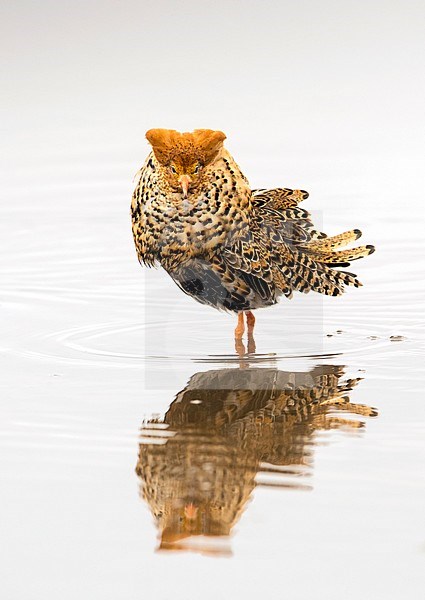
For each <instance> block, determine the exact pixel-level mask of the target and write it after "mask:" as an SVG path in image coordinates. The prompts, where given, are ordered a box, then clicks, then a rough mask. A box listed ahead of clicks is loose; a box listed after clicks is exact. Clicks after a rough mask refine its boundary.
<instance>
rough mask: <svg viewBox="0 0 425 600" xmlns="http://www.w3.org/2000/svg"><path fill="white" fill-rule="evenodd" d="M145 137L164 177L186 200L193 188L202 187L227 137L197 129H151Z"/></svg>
mask: <svg viewBox="0 0 425 600" xmlns="http://www.w3.org/2000/svg"><path fill="white" fill-rule="evenodd" d="M146 138H147V140H148V142H149V143H150V144H151V146H152V150H153V152H154V154H155V157H156V159H157V161H158V163H159V165H160V169H161V171H162V176H163V178H164V179H165V180H166V181H167V183H168V184H169V185H170V187H171V188H172V189H173V190H175V191H180V192H181V193H182V194H183V196H184V197H185V198H186V197H187V196H188V194H189V192H190V191H191V190H192V189H197V188H199V187H202V183H203V181H204V179H205V172H206V169H207V167H208V166H210V165H212V164H213V163H214V162H215V160H217V159H218V158H219V157H220V151H221V149H222V147H223V141H224V140H225V139H226V136H225V135H224V133H223V132H222V131H213V130H211V129H195V131H193V132H192V133H187V132H186V133H180V132H179V131H174V130H173V129H149V131H148V132H147V133H146Z"/></svg>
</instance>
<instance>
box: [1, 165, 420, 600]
mask: <svg viewBox="0 0 425 600" xmlns="http://www.w3.org/2000/svg"><path fill="white" fill-rule="evenodd" d="M43 160H44V159H43ZM43 160H42V158H40V159H39V161H40V162H39V164H37V158H35V164H34V165H32V166H27V167H26V168H25V170H22V171H19V172H16V173H9V179H7V182H6V184H7V188H6V189H7V190H8V203H7V207H6V208H5V210H4V212H3V214H4V217H5V218H4V219H3V223H2V236H1V239H0V257H1V258H0V260H1V279H2V295H1V311H2V335H1V340H0V351H1V360H2V373H1V380H2V383H1V390H2V396H1V404H0V406H1V413H2V416H1V420H0V434H1V455H2V463H3V466H2V475H1V477H2V499H1V505H2V509H1V512H2V536H1V537H2V552H1V565H2V571H3V573H2V577H1V581H2V584H1V585H2V588H3V591H4V594H2V597H4V598H6V599H7V600H15V599H16V600H27V599H28V600H30V599H31V600H32V599H34V600H35V599H37V600H38V599H39V598H43V599H47V598H63V599H65V598H75V597H78V598H84V599H85V598H87V599H90V600H91V599H98V598H99V599H109V598H111V599H112V598H114V599H115V598H125V599H129V600H130V599H133V598H134V599H135V598H140V597H149V598H155V599H168V598H178V599H180V598H181V599H185V600H187V599H192V598H193V599H197V598H217V597H222V596H223V595H224V596H228V597H232V598H243V597H257V596H258V595H259V594H261V595H263V596H265V597H272V596H273V597H289V598H296V599H297V598H299V599H305V598H307V597H313V598H327V599H329V598H330V599H333V598H335V599H336V598H338V599H339V598H358V597H363V598H370V599H377V598H386V599H388V598H390V599H393V598H394V599H396V598H397V599H398V598H408V599H412V600H413V599H419V598H422V597H423V587H424V584H425V519H424V506H425V485H424V474H425V412H424V400H423V373H424V371H423V350H424V319H423V305H424V297H423V292H424V283H423V267H422V266H420V264H419V263H418V256H419V255H420V254H421V253H422V254H423V250H424V243H423V235H422V232H421V225H420V224H419V223H417V222H416V221H415V219H414V218H413V216H412V215H410V216H408V217H405V219H406V220H405V221H403V218H402V216H400V215H399V214H397V211H396V210H395V207H396V206H397V198H396V197H394V198H391V197H389V198H388V206H389V207H390V209H389V210H387V211H384V212H383V211H382V207H373V206H372V205H371V204H370V202H369V200H370V198H371V197H372V196H373V195H374V194H375V192H376V190H373V189H372V190H364V195H363V197H362V196H360V198H359V199H354V198H353V197H351V196H350V195H348V194H347V195H346V196H344V193H342V197H341V193H340V194H339V195H338V196H336V194H330V196H329V197H328V198H326V199H325V200H324V199H323V198H321V200H320V206H319V207H318V205H317V204H316V206H315V204H314V202H315V201H314V190H313V194H312V196H311V198H310V199H309V200H308V201H307V203H306V204H305V206H306V208H308V209H310V210H314V208H316V209H318V208H320V211H319V210H317V219H318V220H319V221H321V222H324V225H323V226H324V227H325V229H326V230H327V231H328V232H329V233H337V232H339V231H343V230H344V229H348V228H350V227H357V226H360V227H361V228H362V229H363V231H364V239H365V243H374V244H376V246H377V252H376V253H375V254H374V255H373V256H372V257H369V258H367V259H365V260H363V261H360V262H358V263H356V264H355V268H354V267H353V268H352V270H353V271H354V272H356V273H358V274H359V277H360V279H361V280H362V281H363V282H364V287H363V288H361V289H359V290H349V291H348V293H347V294H346V295H345V296H344V297H343V298H341V299H334V298H321V297H319V296H316V297H314V296H313V295H309V296H301V295H299V297H297V298H295V299H294V300H292V301H291V302H287V301H282V302H281V303H280V305H279V306H277V307H274V308H271V309H268V310H263V311H259V313H258V319H257V325H256V331H257V333H256V349H255V352H251V353H248V352H245V353H244V352H243V351H242V352H239V353H237V352H236V351H235V348H234V347H233V341H232V332H233V328H234V325H235V323H234V319H232V317H230V316H228V315H223V314H220V313H216V312H214V311H213V310H211V309H208V308H206V307H203V306H200V305H197V304H196V303H195V302H194V301H193V300H191V299H190V298H187V297H185V296H184V295H183V294H182V293H181V292H180V291H179V290H178V289H177V287H176V286H174V284H173V283H172V282H171V280H169V279H168V278H167V276H166V275H165V273H162V272H161V271H154V270H152V271H149V272H147V271H143V270H142V269H141V268H140V267H139V265H138V264H137V261H136V258H135V253H134V249H133V246H132V240H131V233H130V222H129V215H128V204H129V198H130V195H131V175H130V173H131V168H132V165H131V164H130V162H129V161H128V162H122V163H114V164H113V165H102V167H100V166H99V165H97V166H96V165H93V164H92V165H90V164H87V163H86V162H84V163H83V162H82V161H81V162H77V164H75V163H74V164H73V165H72V168H71V166H69V165H68V164H65V163H63V162H61V161H59V160H58V161H57V163H54V159H53V158H52V157H50V160H52V161H53V164H51V165H50V166H49V167H46V170H45V171H43V166H42V165H43V164H45V163H44V162H43ZM366 163H367V161H365V164H364V165H363V168H364V169H365V168H366V166H365V165H366ZM337 164H338V165H339V168H338V169H336V172H339V173H343V172H344V165H343V164H341V163H337ZM316 168H317V173H319V172H320V161H318V162H317V165H316ZM341 177H342V175H341ZM369 180H370V181H372V183H371V185H372V186H373V178H369ZM281 183H283V184H284V185H291V183H292V182H291V181H289V182H288V181H284V182H281ZM317 183H318V186H319V187H320V185H321V181H320V177H319V176H318V177H317ZM349 183H350V182H347V181H346V180H345V181H341V182H339V185H340V189H342V190H344V189H345V190H349V189H350V185H349ZM375 183H376V188H377V189H378V182H375ZM335 185H336V184H335ZM353 185H354V186H355V184H354V182H353ZM379 185H380V182H379ZM310 191H311V190H310ZM413 192H414V191H413V190H412V194H413ZM410 197H411V198H412V197H413V196H410ZM414 201H415V199H413V200H412V203H414ZM417 201H419V199H417ZM391 207H393V208H392V209H391ZM395 240H396V243H395ZM421 270H422V273H421V272H420V271H421ZM246 350H247V349H246ZM251 350H252V348H251Z"/></svg>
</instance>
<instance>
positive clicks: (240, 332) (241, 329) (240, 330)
mask: <svg viewBox="0 0 425 600" xmlns="http://www.w3.org/2000/svg"><path fill="white" fill-rule="evenodd" d="M244 332H245V324H244V321H243V312H240V313H238V324H237V326H236V329H235V340H241V339H242V336H243V334H244Z"/></svg>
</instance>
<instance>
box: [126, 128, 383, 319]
mask: <svg viewBox="0 0 425 600" xmlns="http://www.w3.org/2000/svg"><path fill="white" fill-rule="evenodd" d="M146 137H147V139H148V140H149V142H150V143H151V145H152V152H151V153H150V154H149V156H148V158H147V160H146V162H145V164H144V166H143V167H142V169H141V171H140V173H139V179H138V183H137V186H136V189H135V191H134V195H133V200H132V205H131V214H132V226H133V235H134V241H135V244H136V249H137V254H138V257H139V260H140V262H141V263H143V264H145V265H147V266H153V265H155V264H160V265H161V266H162V267H163V268H164V269H165V270H166V271H167V272H168V273H169V275H170V276H171V277H172V278H173V280H174V281H175V282H176V283H177V285H178V286H179V287H180V288H181V289H182V290H183V291H184V292H185V293H187V294H189V295H190V296H192V297H193V298H195V299H196V300H198V302H201V303H203V304H208V305H210V306H213V307H214V308H218V309H224V310H229V311H235V312H241V311H250V310H253V309H256V308H260V307H264V306H269V305H272V304H275V303H276V302H277V300H278V299H279V297H280V296H282V295H284V296H286V297H288V298H290V297H291V296H292V293H293V292H294V291H299V292H304V293H307V292H309V291H310V290H314V291H316V292H319V293H321V294H326V295H331V296H339V295H340V294H342V293H343V291H344V287H345V286H347V285H352V286H355V287H358V286H360V285H361V283H360V282H359V281H358V279H357V277H356V275H354V274H352V273H349V272H346V271H340V270H336V269H335V267H346V266H348V265H349V263H350V261H352V260H356V259H358V258H362V257H363V256H367V255H368V254H371V253H372V252H373V251H374V248H373V246H359V247H357V248H354V249H351V250H340V248H344V247H345V246H346V245H347V244H349V243H351V242H353V241H355V240H356V239H358V238H359V237H360V235H361V232H360V231H359V230H357V229H354V230H352V231H348V232H346V233H343V234H340V235H337V236H333V237H327V236H326V234H324V233H322V232H319V231H317V230H316V229H315V228H314V226H313V223H312V222H311V219H310V215H309V213H308V212H307V211H306V210H304V209H302V208H300V207H299V206H298V204H299V203H300V202H301V201H302V200H305V199H306V198H307V197H308V194H307V192H305V191H302V190H291V189H288V188H277V189H272V190H251V188H250V186H249V184H248V181H247V179H246V177H245V176H244V175H243V174H242V172H241V170H240V169H239V167H238V165H237V164H236V163H235V161H234V160H233V158H232V156H231V155H230V154H229V152H228V151H227V150H226V149H225V148H224V147H223V140H224V139H225V135H224V134H223V133H222V132H220V131H212V130H208V129H201V130H195V131H194V132H193V133H179V132H177V131H172V130H166V129H152V130H150V131H148V132H147V134H146ZM242 324H243V323H242Z"/></svg>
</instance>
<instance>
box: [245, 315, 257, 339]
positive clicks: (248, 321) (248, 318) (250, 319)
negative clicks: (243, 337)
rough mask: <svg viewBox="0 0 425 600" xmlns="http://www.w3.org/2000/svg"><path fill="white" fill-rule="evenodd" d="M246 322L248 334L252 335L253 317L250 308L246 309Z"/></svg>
mask: <svg viewBox="0 0 425 600" xmlns="http://www.w3.org/2000/svg"><path fill="white" fill-rule="evenodd" d="M245 314H246V324H247V325H248V336H250V335H251V336H252V335H254V325H255V317H254V315H253V314H252V312H251V311H250V310H247V311H246V313H245Z"/></svg>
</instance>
